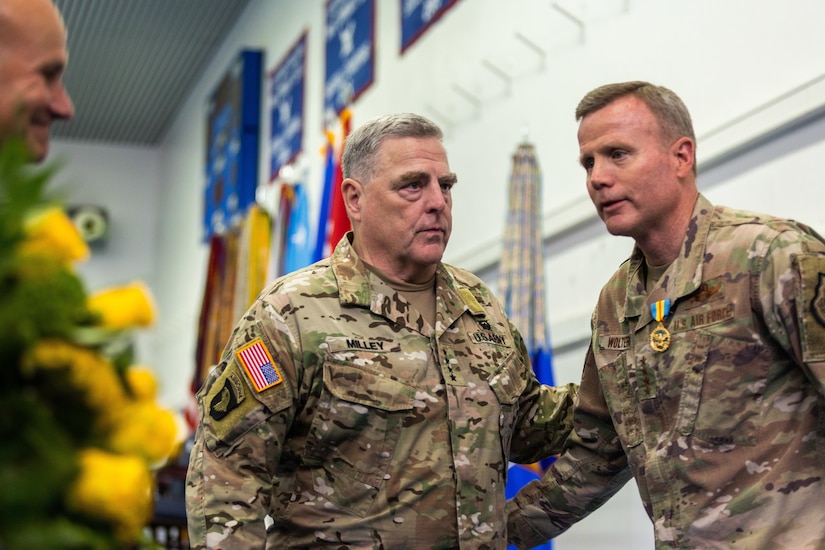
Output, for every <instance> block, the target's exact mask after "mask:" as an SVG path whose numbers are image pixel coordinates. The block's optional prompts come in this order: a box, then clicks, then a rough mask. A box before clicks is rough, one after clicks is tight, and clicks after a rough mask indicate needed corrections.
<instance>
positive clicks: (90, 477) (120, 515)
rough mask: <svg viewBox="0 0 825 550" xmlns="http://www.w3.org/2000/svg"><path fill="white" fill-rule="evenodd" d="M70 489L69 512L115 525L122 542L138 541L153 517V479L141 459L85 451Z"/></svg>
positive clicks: (68, 496) (93, 450)
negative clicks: (141, 532)
mask: <svg viewBox="0 0 825 550" xmlns="http://www.w3.org/2000/svg"><path fill="white" fill-rule="evenodd" d="M78 462H79V465H80V473H79V475H78V476H77V478H76V479H75V481H74V483H73V484H72V486H71V487H70V489H69V493H68V495H67V504H68V506H69V509H70V510H72V511H74V512H77V513H79V514H80V515H83V516H86V517H88V518H90V519H92V520H98V521H100V520H105V521H108V522H110V523H111V524H112V526H113V527H114V531H115V534H116V536H117V537H118V538H119V539H121V540H124V541H125V540H135V539H136V538H137V537H138V536H139V534H140V531H141V529H142V528H143V526H144V525H146V524H147V522H148V521H149V519H150V518H151V517H152V486H153V483H152V476H151V474H150V472H149V468H148V467H147V466H146V463H145V462H144V461H143V460H141V459H140V457H137V456H130V455H118V454H113V453H107V452H105V451H101V450H99V449H84V450H82V451H80V453H79V455H78Z"/></svg>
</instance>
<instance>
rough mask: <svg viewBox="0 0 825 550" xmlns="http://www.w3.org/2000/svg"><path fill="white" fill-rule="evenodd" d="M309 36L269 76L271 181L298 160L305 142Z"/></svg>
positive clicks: (305, 34)
mask: <svg viewBox="0 0 825 550" xmlns="http://www.w3.org/2000/svg"><path fill="white" fill-rule="evenodd" d="M306 48H307V33H306V31H305V32H304V34H303V35H301V38H300V39H298V42H297V43H296V44H295V45H294V46H293V47H292V48H291V49H290V50H289V52H288V53H287V54H286V55H285V56H284V59H283V60H282V61H281V63H280V64H278V66H277V67H276V68H275V69H273V70H272V72H271V73H270V76H269V82H268V90H269V104H270V115H269V120H270V125H269V159H270V162H269V180H270V181H273V180H274V179H276V178H277V177H278V172H279V171H280V170H281V167H282V166H284V165H287V164H289V163H291V162H292V161H294V160H295V157H296V156H298V153H300V152H301V146H302V143H303V138H304V81H305V75H306Z"/></svg>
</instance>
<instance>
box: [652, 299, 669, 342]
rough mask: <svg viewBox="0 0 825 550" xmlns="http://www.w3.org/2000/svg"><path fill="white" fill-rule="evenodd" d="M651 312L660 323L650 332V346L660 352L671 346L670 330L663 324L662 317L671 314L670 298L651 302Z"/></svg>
mask: <svg viewBox="0 0 825 550" xmlns="http://www.w3.org/2000/svg"><path fill="white" fill-rule="evenodd" d="M650 314H651V315H652V316H653V318H654V319H655V320H656V322H657V323H659V324H658V325H656V328H654V329H653V330H652V331H651V332H650V347H652V348H653V349H654V350H656V351H658V352H663V351H666V350H667V348H669V347H670V332H668V330H667V329H666V328H665V326H664V325H663V324H662V319H664V318H665V317H667V316H668V314H670V298H665V299H664V300H659V301H658V302H656V303H655V304H650Z"/></svg>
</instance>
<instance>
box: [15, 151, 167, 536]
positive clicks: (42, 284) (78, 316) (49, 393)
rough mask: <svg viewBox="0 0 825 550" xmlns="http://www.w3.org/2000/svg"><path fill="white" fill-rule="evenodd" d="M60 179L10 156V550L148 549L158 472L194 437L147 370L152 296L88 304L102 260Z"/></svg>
mask: <svg viewBox="0 0 825 550" xmlns="http://www.w3.org/2000/svg"><path fill="white" fill-rule="evenodd" d="M53 171H54V170H53V169H52V168H48V167H47V168H45V169H42V168H32V167H31V166H28V165H27V164H26V155H25V149H24V148H23V147H21V146H20V145H19V144H16V143H4V145H3V147H2V148H0V283H2V284H0V376H2V380H3V382H2V384H0V550H18V549H24V548H25V549H41V548H44V549H62V548H77V549H92V550H98V549H99V550H109V549H112V548H124V547H129V546H131V545H135V544H140V543H142V542H144V541H142V540H141V536H142V529H143V527H144V526H146V524H147V522H148V521H149V519H150V518H151V515H152V505H153V494H154V476H153V473H152V469H153V468H156V467H159V466H161V465H163V464H164V462H165V461H166V460H168V458H169V457H170V455H171V454H172V453H174V452H176V451H177V450H178V448H177V446H178V444H179V443H180V441H179V439H180V434H179V433H178V431H177V423H176V416H175V414H173V413H172V412H171V411H168V410H166V409H163V408H162V407H160V406H159V405H158V404H157V403H156V401H155V398H156V392H157V381H156V380H155V378H154V375H153V374H152V373H151V371H150V370H149V369H147V368H145V367H136V366H134V365H133V364H134V360H135V357H134V349H133V348H134V345H133V335H132V333H131V330H133V329H134V328H139V327H145V326H148V325H149V324H151V323H152V321H153V320H154V306H153V304H152V299H151V296H150V294H149V292H148V290H147V289H146V287H145V286H144V285H142V284H141V283H132V284H130V285H127V286H125V287H123V288H113V289H109V290H106V291H104V292H101V293H99V294H97V295H95V296H92V297H89V296H88V295H87V292H86V289H85V287H84V285H83V282H82V281H81V280H80V278H79V277H78V276H77V275H76V273H75V272H74V269H73V266H72V262H75V261H78V260H81V259H84V258H86V257H87V256H88V249H87V248H86V246H85V244H84V243H83V242H82V240H80V238H79V235H78V234H77V230H76V228H75V227H74V225H73V224H71V223H70V222H69V221H68V219H67V218H66V216H65V215H64V214H63V213H62V211H61V210H60V209H59V208H57V207H55V206H54V205H53V204H50V202H49V201H48V200H47V198H46V197H45V193H44V189H45V186H46V184H47V183H48V180H49V178H50V176H51V174H52V173H53Z"/></svg>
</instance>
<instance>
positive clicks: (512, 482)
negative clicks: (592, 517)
mask: <svg viewBox="0 0 825 550" xmlns="http://www.w3.org/2000/svg"><path fill="white" fill-rule="evenodd" d="M541 204H542V203H541V171H540V170H539V166H538V159H537V158H536V153H535V150H534V148H533V146H532V145H531V144H529V143H522V144H521V145H519V147H518V149H517V150H516V152H515V154H514V155H513V171H512V174H511V176H510V185H509V189H508V205H507V218H506V223H505V227H504V242H503V246H502V248H503V250H502V257H501V266H500V270H499V281H498V291H499V297H500V298H501V300H502V303H503V304H504V308H505V310H506V311H507V315H508V316H509V317H510V319H511V321H512V322H513V324H514V325H515V326H516V327H517V328H518V329H519V332H521V335H522V337H523V338H524V343H525V345H526V346H527V349H528V350H529V352H530V360H531V362H532V365H533V371H534V372H535V373H536V378H538V380H539V382H541V383H542V384H548V385H554V383H555V382H554V378H553V363H552V353H551V350H550V345H549V340H550V339H549V334H548V330H547V325H546V323H545V319H544V314H545V291H544V254H543V246H542V231H541ZM550 462H552V459H550V460H549V461H545V462H543V463H539V464H531V465H522V464H511V465H510V469H509V471H508V475H507V485H506V487H505V494H506V495H507V498H511V497H512V496H514V495H515V494H516V493H517V492H518V490H519V489H520V488H521V487H523V486H524V485H525V484H526V483H528V482H529V481H531V480H532V479H538V478H539V477H541V475H542V474H543V473H544V470H545V468H546V467H547V466H548V465H549V463H550ZM538 548H542V549H549V548H552V542H548V543H547V544H546V545H543V546H540V547H538Z"/></svg>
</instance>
